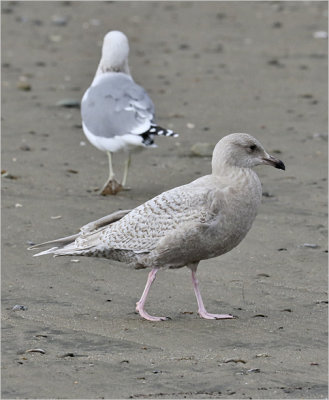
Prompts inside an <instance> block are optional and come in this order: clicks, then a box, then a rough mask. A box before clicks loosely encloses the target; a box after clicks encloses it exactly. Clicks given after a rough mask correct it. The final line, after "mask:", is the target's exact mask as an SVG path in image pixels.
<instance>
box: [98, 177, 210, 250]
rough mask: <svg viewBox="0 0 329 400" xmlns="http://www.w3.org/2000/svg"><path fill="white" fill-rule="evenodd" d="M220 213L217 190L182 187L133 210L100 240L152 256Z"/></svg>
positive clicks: (108, 245) (110, 246)
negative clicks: (170, 240)
mask: <svg viewBox="0 0 329 400" xmlns="http://www.w3.org/2000/svg"><path fill="white" fill-rule="evenodd" d="M217 213H218V206H217V203H216V205H215V203H214V190H213V189H211V190H207V189H206V190H205V189H204V188H202V187H201V186H200V188H199V189H198V188H196V187H195V186H192V185H191V184H189V185H185V186H180V187H178V188H174V189H172V190H169V191H167V192H164V193H162V194H160V195H159V196H156V197H154V198H153V199H151V200H149V201H147V202H146V203H144V204H142V205H140V206H139V207H137V208H135V209H134V210H132V211H131V212H130V213H129V214H128V215H126V216H125V217H123V218H122V219H121V220H120V221H118V222H117V223H115V224H113V225H112V226H110V227H109V228H108V229H105V230H104V231H103V232H102V233H101V235H100V240H101V241H102V242H103V243H105V244H106V246H107V247H108V248H112V249H118V250H132V251H134V252H135V253H144V252H150V251H152V250H154V249H155V248H156V246H157V245H158V244H159V242H160V241H161V240H163V239H164V238H165V237H167V236H168V235H171V234H172V233H173V232H175V231H177V230H181V229H183V230H184V229H186V230H191V229H194V228H196V227H199V226H200V225H205V224H208V223H209V222H210V221H212V219H213V218H214V217H215V216H216V215H217Z"/></svg>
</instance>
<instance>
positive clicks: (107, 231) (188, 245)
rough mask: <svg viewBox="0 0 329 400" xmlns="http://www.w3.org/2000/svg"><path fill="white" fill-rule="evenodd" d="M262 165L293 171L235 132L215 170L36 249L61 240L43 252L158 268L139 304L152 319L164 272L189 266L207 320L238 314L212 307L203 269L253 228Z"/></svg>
mask: <svg viewBox="0 0 329 400" xmlns="http://www.w3.org/2000/svg"><path fill="white" fill-rule="evenodd" d="M260 164H267V165H272V166H274V167H275V168H279V169H283V170H284V169H285V166H284V164H283V162H282V161H280V160H278V159H276V158H274V157H272V156H270V155H269V154H268V153H267V152H266V151H265V150H264V148H263V146H262V145H261V143H260V142H259V141H258V140H256V139H255V138H253V137H252V136H250V135H248V134H246V133H233V134H230V135H228V136H225V137H224V138H222V139H221V140H220V141H219V142H218V143H217V145H216V147H215V149H214V153H213V158H212V173H211V174H210V175H206V176H203V177H201V178H199V179H197V180H195V181H193V182H191V183H189V184H187V185H183V186H179V187H176V188H174V189H171V190H168V191H167V192H163V193H161V194H160V195H158V196H156V197H154V198H153V199H151V200H149V201H147V202H146V203H144V204H142V205H140V206H139V207H136V208H135V209H133V210H123V211H118V212H116V213H113V214H111V215H108V216H106V217H104V218H101V219H99V220H97V221H94V222H91V223H89V224H87V225H85V226H83V227H82V228H81V230H80V232H79V233H78V234H76V235H72V236H69V237H65V238H61V239H57V240H54V241H50V242H46V243H42V244H39V245H35V246H32V247H31V249H35V248H39V247H40V246H43V245H50V244H53V245H55V246H56V247H53V248H51V249H49V250H46V251H43V252H41V253H38V254H35V255H36V256H39V255H43V254H54V255H55V256H64V255H74V256H77V255H85V256H97V257H105V258H109V259H113V260H117V261H122V262H125V263H128V264H131V265H132V266H134V267H135V268H146V267H151V268H152V270H151V272H150V273H149V276H148V280H147V283H146V286H145V289H144V292H143V294H142V297H141V299H140V300H139V301H138V303H137V305H136V310H137V311H138V312H139V314H140V315H141V316H142V317H144V318H146V319H148V320H151V321H160V320H164V319H166V318H165V317H154V316H151V315H149V314H148V313H147V312H146V311H145V310H144V304H145V301H146V297H147V295H148V292H149V289H150V287H151V284H152V282H153V280H154V279H155V276H156V273H157V271H158V270H159V269H160V268H181V267H184V266H186V267H188V268H190V269H191V271H192V281H193V286H194V291H195V295H196V298H197V302H198V313H199V315H200V317H202V318H206V319H222V318H233V316H232V315H230V314H210V313H208V312H207V311H206V309H205V307H204V304H203V301H202V297H201V294H200V291H199V287H198V281H197V279H196V270H197V267H198V264H199V262H200V261H201V260H205V259H208V258H212V257H217V256H220V255H221V254H224V253H227V252H228V251H230V250H232V249H233V248H234V247H235V246H237V245H238V244H239V243H240V242H241V241H242V239H243V238H244V237H245V236H246V234H247V232H248V231H249V229H250V228H251V225H252V223H253V221H254V219H255V217H256V214H257V210H258V207H259V205H260V203H261V197H262V188H261V183H260V180H259V178H258V176H257V174H256V172H255V171H253V170H252V167H255V166H256V165H260Z"/></svg>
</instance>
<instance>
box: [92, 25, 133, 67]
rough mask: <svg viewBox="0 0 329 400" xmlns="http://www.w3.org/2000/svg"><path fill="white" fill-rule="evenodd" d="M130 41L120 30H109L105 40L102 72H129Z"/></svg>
mask: <svg viewBox="0 0 329 400" xmlns="http://www.w3.org/2000/svg"><path fill="white" fill-rule="evenodd" d="M128 55H129V42H128V39H127V36H126V35H125V34H124V33H122V32H120V31H110V32H108V33H107V34H106V35H105V37H104V40H103V47H102V58H101V61H100V64H99V69H101V71H100V72H102V73H106V72H124V73H126V74H129V67H128Z"/></svg>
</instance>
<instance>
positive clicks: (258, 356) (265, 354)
mask: <svg viewBox="0 0 329 400" xmlns="http://www.w3.org/2000/svg"><path fill="white" fill-rule="evenodd" d="M256 357H257V358H260V357H270V355H269V354H267V353H258V354H256Z"/></svg>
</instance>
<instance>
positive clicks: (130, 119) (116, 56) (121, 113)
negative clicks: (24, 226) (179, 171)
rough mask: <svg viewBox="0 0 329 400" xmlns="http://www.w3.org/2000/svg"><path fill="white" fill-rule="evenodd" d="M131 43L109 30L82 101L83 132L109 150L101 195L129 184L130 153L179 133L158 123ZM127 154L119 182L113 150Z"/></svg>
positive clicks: (112, 192)
mask: <svg viewBox="0 0 329 400" xmlns="http://www.w3.org/2000/svg"><path fill="white" fill-rule="evenodd" d="M128 54H129V43H128V39H127V37H126V36H125V35H124V34H123V33H122V32H119V31H111V32H108V33H107V34H106V35H105V37H104V41H103V48H102V57H101V60H100V63H99V65H98V68H97V71H96V75H95V77H94V80H93V82H92V84H91V86H90V87H89V88H88V89H87V91H86V92H85V94H84V96H83V98H82V101H81V116H82V127H83V131H84V133H85V135H86V137H87V138H88V140H89V141H90V143H91V144H93V145H94V146H95V147H97V148H98V149H99V150H102V151H105V152H107V155H108V159H109V178H108V180H107V181H106V183H105V185H104V186H103V189H102V190H101V194H104V195H105V194H116V193H117V192H118V191H120V190H121V189H122V187H125V185H126V182H127V174H128V169H129V165H130V152H131V151H133V150H137V149H142V148H146V147H156V145H155V144H154V141H153V139H154V136H156V135H163V136H178V135H177V134H176V133H174V132H173V131H172V130H169V129H164V128H161V127H160V126H158V125H157V124H156V123H155V122H154V105H153V102H152V100H151V99H150V97H149V96H148V94H147V93H146V91H145V90H144V89H143V88H142V87H141V86H139V85H137V84H136V83H135V82H134V81H133V79H132V77H131V75H130V71H129V66H128ZM119 151H124V152H126V153H127V158H126V161H125V169H124V173H123V179H122V182H121V184H119V183H118V182H117V181H116V179H115V175H114V172H113V168H112V156H111V153H117V152H119Z"/></svg>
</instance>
